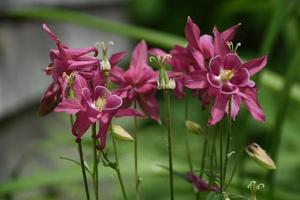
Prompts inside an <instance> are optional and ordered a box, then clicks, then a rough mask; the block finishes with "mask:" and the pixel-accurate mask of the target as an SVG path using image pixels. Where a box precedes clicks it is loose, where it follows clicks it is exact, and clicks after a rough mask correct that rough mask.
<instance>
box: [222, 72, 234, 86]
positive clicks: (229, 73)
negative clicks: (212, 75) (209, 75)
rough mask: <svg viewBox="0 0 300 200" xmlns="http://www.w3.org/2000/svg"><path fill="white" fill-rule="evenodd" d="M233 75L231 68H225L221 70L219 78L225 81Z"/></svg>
mask: <svg viewBox="0 0 300 200" xmlns="http://www.w3.org/2000/svg"><path fill="white" fill-rule="evenodd" d="M233 76H234V71H233V70H231V69H225V70H223V71H222V72H221V74H220V76H219V78H220V80H221V81H222V82H223V83H227V82H228V81H230V80H231V79H232V78H233Z"/></svg>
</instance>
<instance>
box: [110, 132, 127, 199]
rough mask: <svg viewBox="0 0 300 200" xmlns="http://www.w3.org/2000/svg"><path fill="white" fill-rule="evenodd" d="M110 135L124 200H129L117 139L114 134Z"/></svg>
mask: <svg viewBox="0 0 300 200" xmlns="http://www.w3.org/2000/svg"><path fill="white" fill-rule="evenodd" d="M110 135H111V138H112V141H113V148H114V154H115V159H116V168H115V170H116V172H117V175H118V180H119V183H120V186H121V189H122V193H123V198H124V200H127V195H126V191H125V187H124V183H123V179H122V176H121V170H120V164H119V158H118V152H117V144H116V140H115V137H114V136H113V134H112V133H111V134H110Z"/></svg>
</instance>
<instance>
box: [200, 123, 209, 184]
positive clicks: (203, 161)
mask: <svg viewBox="0 0 300 200" xmlns="http://www.w3.org/2000/svg"><path fill="white" fill-rule="evenodd" d="M204 134H205V135H204V144H203V150H202V160H201V168H200V177H201V178H202V177H203V175H204V167H205V157H206V149H207V141H208V139H207V137H208V127H206V129H205V133H204Z"/></svg>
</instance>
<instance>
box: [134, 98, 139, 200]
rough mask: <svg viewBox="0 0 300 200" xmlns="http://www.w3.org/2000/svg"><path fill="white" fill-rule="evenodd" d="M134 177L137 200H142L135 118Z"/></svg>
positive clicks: (135, 121)
mask: <svg viewBox="0 0 300 200" xmlns="http://www.w3.org/2000/svg"><path fill="white" fill-rule="evenodd" d="M133 107H134V109H136V101H134V102H133ZM134 175H135V199H136V200H139V199H140V191H139V184H140V180H139V173H138V135H137V118H136V117H134Z"/></svg>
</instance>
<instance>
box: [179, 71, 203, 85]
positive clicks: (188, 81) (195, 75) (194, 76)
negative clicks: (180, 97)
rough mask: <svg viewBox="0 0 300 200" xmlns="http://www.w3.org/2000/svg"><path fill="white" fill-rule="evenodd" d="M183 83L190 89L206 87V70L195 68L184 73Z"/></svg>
mask: <svg viewBox="0 0 300 200" xmlns="http://www.w3.org/2000/svg"><path fill="white" fill-rule="evenodd" d="M184 85H185V86H186V87H187V88H190V89H203V88H206V87H207V81H206V72H205V71H200V70H196V71H193V72H190V73H188V74H187V75H186V78H185V79H184Z"/></svg>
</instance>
